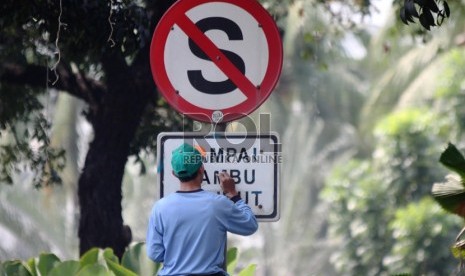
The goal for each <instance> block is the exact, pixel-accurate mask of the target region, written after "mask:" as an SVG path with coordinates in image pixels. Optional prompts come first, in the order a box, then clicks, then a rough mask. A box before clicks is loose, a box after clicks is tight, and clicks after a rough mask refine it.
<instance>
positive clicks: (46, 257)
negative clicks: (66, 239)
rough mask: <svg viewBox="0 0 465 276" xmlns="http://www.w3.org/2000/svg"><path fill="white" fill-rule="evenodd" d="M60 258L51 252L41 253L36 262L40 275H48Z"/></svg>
mask: <svg viewBox="0 0 465 276" xmlns="http://www.w3.org/2000/svg"><path fill="white" fill-rule="evenodd" d="M59 263H60V259H59V258H58V257H57V256H56V255H55V254H52V253H42V254H40V256H39V261H38V262H37V269H38V270H39V272H40V275H48V273H49V272H50V271H51V270H52V269H53V268H54V267H55V266H57V265H58V264H59Z"/></svg>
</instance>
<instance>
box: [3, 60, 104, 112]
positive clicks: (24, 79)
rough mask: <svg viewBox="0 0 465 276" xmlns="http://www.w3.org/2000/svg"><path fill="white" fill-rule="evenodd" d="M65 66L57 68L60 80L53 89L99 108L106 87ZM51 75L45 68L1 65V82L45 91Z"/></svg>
mask: <svg viewBox="0 0 465 276" xmlns="http://www.w3.org/2000/svg"><path fill="white" fill-rule="evenodd" d="M63 64H64V62H63V61H62V62H61V63H60V64H59V65H58V67H57V68H56V70H57V73H58V75H59V79H58V81H57V82H56V83H55V85H53V86H51V87H53V88H55V89H58V90H61V91H65V92H67V93H69V94H70V95H73V96H75V97H77V98H79V99H81V100H83V101H85V102H87V103H88V104H89V105H90V106H94V107H96V106H98V105H99V100H98V99H100V98H101V95H102V94H103V93H105V91H106V87H105V86H104V85H103V84H102V83H100V82H98V81H96V80H93V79H90V78H86V77H85V76H84V75H83V74H82V73H81V72H78V73H76V74H74V73H73V72H72V70H71V68H70V67H66V66H64V65H63ZM47 71H48V72H47ZM50 73H51V70H50V69H49V68H48V67H45V66H39V65H27V66H24V65H20V64H15V63H5V64H1V65H0V82H4V83H8V84H13V85H27V86H31V87H35V88H44V89H45V88H47V86H48V85H47V82H48V81H49V80H47V74H49V75H51V74H50Z"/></svg>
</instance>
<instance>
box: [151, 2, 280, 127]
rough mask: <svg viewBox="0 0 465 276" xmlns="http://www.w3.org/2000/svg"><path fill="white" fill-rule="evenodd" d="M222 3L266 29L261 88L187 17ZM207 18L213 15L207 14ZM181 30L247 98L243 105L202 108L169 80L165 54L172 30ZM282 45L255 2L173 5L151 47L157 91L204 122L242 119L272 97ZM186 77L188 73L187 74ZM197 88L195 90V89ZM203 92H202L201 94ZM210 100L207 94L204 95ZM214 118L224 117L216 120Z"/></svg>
mask: <svg viewBox="0 0 465 276" xmlns="http://www.w3.org/2000/svg"><path fill="white" fill-rule="evenodd" d="M215 2H222V3H228V4H231V5H235V6H238V7H240V8H242V9H243V10H244V11H246V12H247V13H249V14H250V15H251V16H252V17H253V18H254V19H255V20H256V21H257V22H258V24H259V26H260V28H261V29H262V30H263V33H264V36H265V38H266V42H267V47H268V64H267V68H266V71H265V74H264V77H263V80H262V81H261V83H260V84H259V85H254V84H253V83H252V82H251V81H250V80H249V79H248V78H247V77H246V76H245V75H244V74H243V73H241V72H240V71H239V69H238V68H236V66H234V64H233V63H232V62H231V61H230V60H229V59H228V57H226V56H225V55H224V54H223V53H222V52H221V51H220V49H218V47H217V46H216V45H215V44H214V43H213V42H212V41H211V40H210V39H209V38H208V37H207V36H206V35H205V34H204V33H203V32H202V31H201V30H200V29H199V28H198V27H197V26H196V25H195V23H194V22H192V21H191V20H190V19H189V18H188V17H187V15H186V12H188V11H189V10H190V9H192V8H194V7H197V6H199V5H202V4H207V3H215ZM207 16H208V17H210V16H212V14H208V15H207ZM175 25H176V27H180V28H181V29H182V31H183V32H184V33H185V34H186V35H187V36H188V37H189V38H190V39H192V40H193V41H194V43H195V44H196V45H197V46H198V47H199V48H201V49H202V50H203V52H204V53H205V54H206V55H207V56H208V57H209V58H210V61H211V62H213V63H214V64H215V65H216V66H217V68H219V69H220V70H221V71H222V72H223V73H224V74H225V75H226V76H227V77H228V78H229V79H230V80H231V81H232V82H233V83H234V84H235V85H236V86H237V88H238V89H239V90H240V91H241V92H242V93H243V94H244V95H245V96H246V97H247V98H246V100H244V101H243V102H241V103H239V104H237V105H234V106H231V107H228V108H218V109H216V108H212V109H208V108H204V107H199V106H197V105H195V104H193V103H191V102H189V101H188V100H186V99H184V98H183V97H182V96H181V95H180V93H179V91H177V90H176V89H175V86H174V84H173V83H172V82H171V81H170V79H169V77H168V73H167V68H166V64H165V58H164V53H165V51H166V43H167V39H168V35H169V34H170V31H171V30H172V28H173V27H174V26H175ZM282 58H283V54H282V43H281V37H280V34H279V31H278V29H277V27H276V24H275V22H274V20H273V19H272V18H271V16H270V15H269V14H268V12H267V11H266V10H265V9H264V8H263V7H262V6H261V5H260V3H258V2H257V1H255V0H214V1H213V0H198V1H193V0H181V1H178V2H176V3H175V4H174V5H173V6H171V7H170V8H169V9H168V11H167V12H166V13H165V14H164V15H163V17H162V18H161V19H160V22H159V23H158V25H157V27H156V28H155V32H154V34H153V37H152V44H151V46H150V65H151V69H152V75H153V78H154V80H155V83H156V84H157V86H158V89H159V90H160V91H161V93H162V94H163V96H164V97H165V99H166V100H167V101H168V103H169V104H170V105H171V106H172V107H174V108H175V109H176V110H177V111H179V112H181V113H183V114H185V115H186V116H189V117H191V118H193V119H195V120H198V121H203V122H210V123H211V122H213V123H220V122H228V121H232V120H236V119H239V118H241V117H243V116H245V115H247V114H250V113H251V112H253V111H254V110H255V109H256V108H258V107H259V106H260V105H261V104H262V103H263V102H264V101H265V100H266V99H267V98H268V96H269V95H270V94H271V92H272V91H273V89H274V87H275V86H276V83H277V82H278V79H279V76H280V74H281V68H282ZM186 74H187V72H186ZM193 89H194V88H193ZM200 93H201V92H200ZM205 96H206V97H208V96H209V95H208V94H205ZM215 116H222V119H221V120H219V121H216V120H215V119H213V117H215Z"/></svg>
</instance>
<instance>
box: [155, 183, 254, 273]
mask: <svg viewBox="0 0 465 276" xmlns="http://www.w3.org/2000/svg"><path fill="white" fill-rule="evenodd" d="M257 227H258V224H257V221H256V219H255V217H254V215H253V213H252V211H251V210H250V207H248V206H247V205H246V204H245V203H244V201H243V200H239V201H237V202H235V203H234V202H233V201H231V200H229V199H228V198H227V197H225V196H222V195H216V194H214V193H211V192H206V191H203V190H201V189H200V190H196V191H189V192H177V193H175V194H171V195H169V196H167V197H165V198H163V199H161V200H159V201H158V202H157V204H155V205H154V208H153V209H152V213H151V216H150V221H149V227H148V233H147V252H148V253H149V257H150V258H151V259H153V260H154V261H157V262H163V269H162V271H160V273H159V275H183V274H208V273H216V272H220V271H222V268H221V266H222V264H223V261H224V250H225V248H224V247H225V241H226V239H225V238H226V231H229V232H232V233H236V234H240V235H250V234H253V233H254V232H255V231H256V230H257Z"/></svg>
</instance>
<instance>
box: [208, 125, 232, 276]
mask: <svg viewBox="0 0 465 276" xmlns="http://www.w3.org/2000/svg"><path fill="white" fill-rule="evenodd" d="M212 126H213V127H215V129H214V131H215V132H222V133H223V134H224V133H225V132H226V127H227V126H228V123H217V124H214V125H213V124H212ZM227 257H228V232H226V233H225V239H224V261H223V270H224V271H226V270H227V269H228V267H227ZM226 272H227V271H226Z"/></svg>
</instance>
